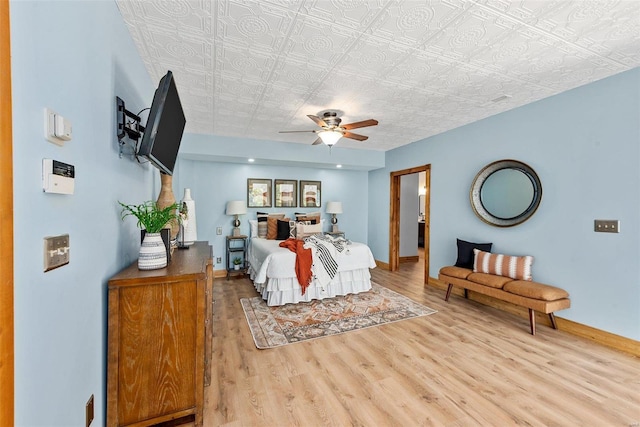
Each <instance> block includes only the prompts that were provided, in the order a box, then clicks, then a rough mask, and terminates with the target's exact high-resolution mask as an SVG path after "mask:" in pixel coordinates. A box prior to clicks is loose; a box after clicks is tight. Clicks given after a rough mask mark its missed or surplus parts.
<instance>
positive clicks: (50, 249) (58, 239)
mask: <svg viewBox="0 0 640 427" xmlns="http://www.w3.org/2000/svg"><path fill="white" fill-rule="evenodd" d="M66 264H69V235H68V234H62V235H60V236H49V237H45V238H44V271H45V272H46V271H50V270H53V269H54V268H58V267H62V266H63V265H66Z"/></svg>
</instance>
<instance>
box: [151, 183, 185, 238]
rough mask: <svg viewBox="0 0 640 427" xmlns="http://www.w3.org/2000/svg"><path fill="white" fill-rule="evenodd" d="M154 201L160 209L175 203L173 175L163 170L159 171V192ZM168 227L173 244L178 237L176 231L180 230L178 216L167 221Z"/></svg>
mask: <svg viewBox="0 0 640 427" xmlns="http://www.w3.org/2000/svg"><path fill="white" fill-rule="evenodd" d="M156 203H157V204H158V208H160V209H164V208H166V207H169V206H173V205H175V204H176V197H175V196H174V195H173V176H171V175H167V174H166V173H164V172H160V194H158V200H157V202H156ZM168 228H169V229H170V230H171V242H172V244H175V242H176V239H177V238H178V231H180V224H179V223H178V217H176V218H174V219H173V220H172V221H170V222H169V224H168Z"/></svg>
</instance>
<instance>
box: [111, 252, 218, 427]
mask: <svg viewBox="0 0 640 427" xmlns="http://www.w3.org/2000/svg"><path fill="white" fill-rule="evenodd" d="M173 258H174V259H173V262H172V263H171V265H170V266H168V267H167V268H166V269H163V270H157V271H139V270H138V269H137V268H136V266H135V264H132V265H131V266H129V267H127V268H125V269H124V270H122V271H121V272H119V273H118V274H116V275H115V276H113V277H112V278H111V279H110V280H109V282H108V292H109V303H108V305H109V310H108V345H107V348H108V356H107V420H106V425H107V426H108V427H120V426H132V425H136V426H150V425H156V424H161V423H164V422H167V421H172V420H176V419H181V420H182V419H185V421H189V418H190V422H192V423H193V424H192V425H195V426H197V427H200V426H202V425H203V409H204V387H205V386H207V385H209V384H210V381H211V374H210V369H211V353H212V352H211V348H212V342H211V336H212V329H211V318H212V313H211V310H212V300H211V295H212V294H211V292H212V289H213V254H212V249H211V246H210V245H209V244H208V243H207V242H196V243H194V245H192V246H191V250H188V251H176V253H175V254H174V256H173Z"/></svg>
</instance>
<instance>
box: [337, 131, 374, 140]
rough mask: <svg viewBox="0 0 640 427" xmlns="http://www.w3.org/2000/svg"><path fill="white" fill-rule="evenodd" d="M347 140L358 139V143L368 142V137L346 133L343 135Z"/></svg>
mask: <svg viewBox="0 0 640 427" xmlns="http://www.w3.org/2000/svg"><path fill="white" fill-rule="evenodd" d="M342 136H343V137H345V138H351V139H357V140H358V141H366V140H367V139H369V137H368V136H364V135H358V134H357V133H351V132H345V133H344V134H343V135H342Z"/></svg>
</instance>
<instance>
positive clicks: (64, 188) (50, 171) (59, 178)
mask: <svg viewBox="0 0 640 427" xmlns="http://www.w3.org/2000/svg"><path fill="white" fill-rule="evenodd" d="M75 176H76V170H75V167H74V166H73V165H69V164H67V163H62V162H59V161H57V160H52V159H42V190H43V191H44V192H45V193H58V194H73V190H74V187H75Z"/></svg>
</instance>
